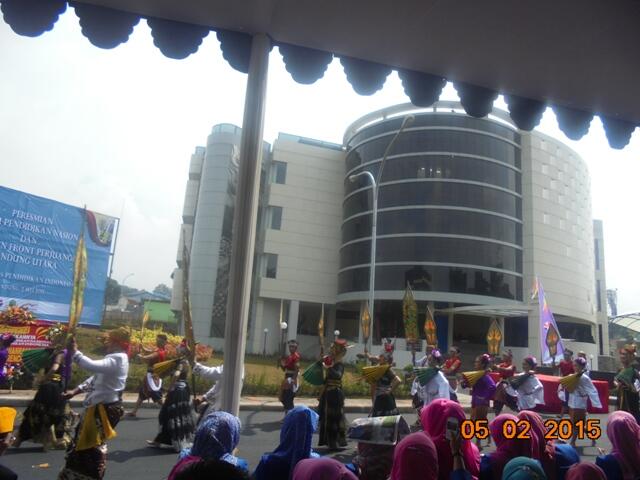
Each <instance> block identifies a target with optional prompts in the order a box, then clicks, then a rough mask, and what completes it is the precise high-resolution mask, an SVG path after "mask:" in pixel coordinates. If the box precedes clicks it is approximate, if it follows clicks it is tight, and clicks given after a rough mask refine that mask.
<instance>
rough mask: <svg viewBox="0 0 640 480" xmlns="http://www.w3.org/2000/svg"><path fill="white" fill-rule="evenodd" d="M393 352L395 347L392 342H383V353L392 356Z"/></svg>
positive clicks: (387, 340)
mask: <svg viewBox="0 0 640 480" xmlns="http://www.w3.org/2000/svg"><path fill="white" fill-rule="evenodd" d="M394 350H395V346H394V344H393V342H392V341H391V339H390V338H386V339H385V342H384V351H385V353H391V354H393V351H394Z"/></svg>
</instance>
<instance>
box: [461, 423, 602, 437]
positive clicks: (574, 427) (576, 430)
mask: <svg viewBox="0 0 640 480" xmlns="http://www.w3.org/2000/svg"><path fill="white" fill-rule="evenodd" d="M544 426H545V428H546V430H547V431H546V433H545V436H544V438H545V439H546V440H570V439H571V438H572V437H573V435H574V434H575V435H576V438H577V439H578V440H583V439H585V438H588V439H589V440H598V439H599V438H600V437H601V436H602V429H601V428H600V420H598V419H591V420H579V421H578V422H576V423H575V424H574V423H573V422H571V421H570V420H556V419H553V418H550V419H548V420H545V422H544ZM530 431H531V423H530V422H529V421H528V420H518V421H517V422H516V421H514V420H507V421H506V422H504V423H503V424H502V435H503V436H504V438H506V439H509V440H510V439H513V438H517V439H526V438H531V433H530ZM460 436H461V437H462V438H464V439H465V440H471V439H473V438H477V439H480V440H484V439H486V438H488V437H489V422H488V421H487V420H475V421H473V420H464V421H463V422H462V423H461V424H460Z"/></svg>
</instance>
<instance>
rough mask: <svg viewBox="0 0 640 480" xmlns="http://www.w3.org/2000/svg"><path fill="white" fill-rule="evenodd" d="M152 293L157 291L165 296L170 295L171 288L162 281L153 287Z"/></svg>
mask: <svg viewBox="0 0 640 480" xmlns="http://www.w3.org/2000/svg"><path fill="white" fill-rule="evenodd" d="M153 293H157V294H158V295H164V296H165V297H170V296H171V289H170V288H169V287H167V286H166V285H165V284H164V283H161V284H160V285H158V286H156V288H154V289H153Z"/></svg>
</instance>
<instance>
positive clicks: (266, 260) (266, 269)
mask: <svg viewBox="0 0 640 480" xmlns="http://www.w3.org/2000/svg"><path fill="white" fill-rule="evenodd" d="M277 271H278V255H276V254H274V253H265V254H264V256H263V261H262V276H263V277H265V278H276V273H277Z"/></svg>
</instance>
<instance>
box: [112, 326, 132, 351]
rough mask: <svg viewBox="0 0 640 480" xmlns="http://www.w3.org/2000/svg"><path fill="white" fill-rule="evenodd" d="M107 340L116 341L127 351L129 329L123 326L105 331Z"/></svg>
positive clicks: (129, 339)
mask: <svg viewBox="0 0 640 480" xmlns="http://www.w3.org/2000/svg"><path fill="white" fill-rule="evenodd" d="M107 336H108V338H109V340H111V341H113V342H116V343H117V344H119V345H120V347H122V349H123V350H125V351H128V350H129V345H130V342H131V334H130V333H129V330H127V329H126V328H124V327H120V328H116V329H115V330H110V331H109V333H107Z"/></svg>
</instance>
